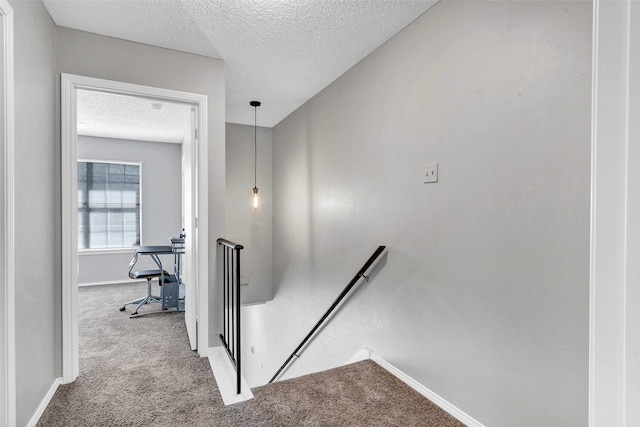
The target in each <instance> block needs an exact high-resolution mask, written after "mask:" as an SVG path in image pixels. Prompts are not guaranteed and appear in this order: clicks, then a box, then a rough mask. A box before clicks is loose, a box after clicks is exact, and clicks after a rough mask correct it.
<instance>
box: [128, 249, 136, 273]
mask: <svg viewBox="0 0 640 427" xmlns="http://www.w3.org/2000/svg"><path fill="white" fill-rule="evenodd" d="M136 262H138V252H134V253H133V259H132V260H131V262H130V263H129V278H130V279H135V277H133V273H132V270H133V266H134V265H136Z"/></svg>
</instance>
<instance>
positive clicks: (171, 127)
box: [76, 90, 191, 143]
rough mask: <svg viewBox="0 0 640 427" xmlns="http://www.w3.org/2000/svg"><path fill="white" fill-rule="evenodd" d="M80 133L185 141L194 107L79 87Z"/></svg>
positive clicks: (144, 139) (173, 141) (160, 140)
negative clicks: (80, 88)
mask: <svg viewBox="0 0 640 427" xmlns="http://www.w3.org/2000/svg"><path fill="white" fill-rule="evenodd" d="M77 93H78V95H77V98H76V99H77V115H78V135H88V136H99V137H103V138H118V139H133V140H142V141H154V142H171V143H182V141H183V139H184V137H185V134H186V133H187V132H188V131H189V127H190V124H191V107H190V106H188V105H186V104H178V103H172V102H158V101H157V100H151V99H146V98H140V97H136V96H124V95H117V94H112V93H103V92H95V91H87V90H78V92H77Z"/></svg>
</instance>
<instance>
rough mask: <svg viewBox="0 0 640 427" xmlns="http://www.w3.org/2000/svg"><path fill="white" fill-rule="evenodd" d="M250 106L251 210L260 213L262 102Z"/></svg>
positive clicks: (250, 103)
mask: <svg viewBox="0 0 640 427" xmlns="http://www.w3.org/2000/svg"><path fill="white" fill-rule="evenodd" d="M249 105H251V106H252V107H253V153H254V163H253V188H252V189H251V210H252V211H253V212H260V208H261V206H260V204H261V200H260V189H259V188H258V123H257V122H258V121H257V117H258V107H259V106H260V101H251V102H249Z"/></svg>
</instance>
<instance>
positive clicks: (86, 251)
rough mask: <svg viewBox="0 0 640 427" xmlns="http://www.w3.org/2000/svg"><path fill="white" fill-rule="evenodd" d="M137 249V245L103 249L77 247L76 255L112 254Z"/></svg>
mask: <svg viewBox="0 0 640 427" xmlns="http://www.w3.org/2000/svg"><path fill="white" fill-rule="evenodd" d="M136 249H138V246H134V247H131V248H103V249H78V255H112V254H131V253H133V252H135V251H136Z"/></svg>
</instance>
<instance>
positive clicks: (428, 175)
mask: <svg viewBox="0 0 640 427" xmlns="http://www.w3.org/2000/svg"><path fill="white" fill-rule="evenodd" d="M424 171H425V173H424V183H425V184H428V183H430V182H438V164H437V163H427V164H425V165H424Z"/></svg>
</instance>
